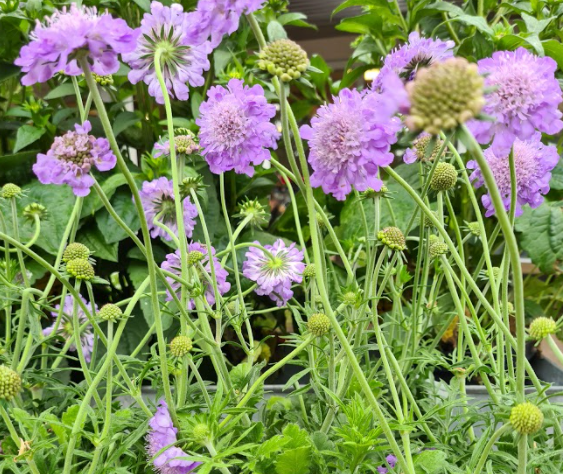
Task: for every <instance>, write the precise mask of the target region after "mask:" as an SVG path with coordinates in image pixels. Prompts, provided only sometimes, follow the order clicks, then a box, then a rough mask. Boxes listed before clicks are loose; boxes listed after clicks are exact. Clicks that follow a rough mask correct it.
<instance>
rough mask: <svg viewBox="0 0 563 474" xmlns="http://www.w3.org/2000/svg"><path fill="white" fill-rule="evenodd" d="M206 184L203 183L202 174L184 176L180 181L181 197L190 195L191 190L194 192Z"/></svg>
mask: <svg viewBox="0 0 563 474" xmlns="http://www.w3.org/2000/svg"><path fill="white" fill-rule="evenodd" d="M206 187H207V185H206V184H204V183H203V176H201V175H197V176H188V177H187V178H184V179H183V180H182V182H181V183H180V194H181V195H182V198H185V197H186V196H190V195H191V191H192V190H193V191H195V192H196V193H197V192H198V191H200V190H201V189H203V188H206Z"/></svg>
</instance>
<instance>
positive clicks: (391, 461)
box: [377, 454, 397, 474]
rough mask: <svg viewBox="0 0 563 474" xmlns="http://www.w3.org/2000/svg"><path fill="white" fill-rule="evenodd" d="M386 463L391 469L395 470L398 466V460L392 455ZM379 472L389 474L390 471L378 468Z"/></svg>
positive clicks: (382, 467)
mask: <svg viewBox="0 0 563 474" xmlns="http://www.w3.org/2000/svg"><path fill="white" fill-rule="evenodd" d="M385 461H387V465H388V466H389V467H390V468H391V469H394V468H395V465H396V464H397V458H396V457H395V456H393V455H392V454H389V455H388V456H387V457H386V458H385ZM377 472H378V473H379V474H387V473H388V472H389V469H387V467H385V466H379V467H378V468H377Z"/></svg>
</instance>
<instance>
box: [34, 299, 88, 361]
mask: <svg viewBox="0 0 563 474" xmlns="http://www.w3.org/2000/svg"><path fill="white" fill-rule="evenodd" d="M80 299H81V300H82V302H83V303H84V304H85V305H86V307H90V311H91V312H94V311H93V310H94V309H95V311H98V306H97V305H96V306H94V308H92V305H91V304H90V303H88V302H87V301H86V300H85V299H84V298H82V296H81V297H80ZM73 306H74V298H73V297H72V296H71V295H66V297H65V300H64V303H63V312H62V316H61V321H60V324H59V327H58V329H57V334H58V335H59V336H61V337H62V338H63V339H64V340H65V341H68V340H72V341H74V326H73V323H72V310H73ZM60 307H61V305H57V306H55V309H56V310H59V309H60ZM76 311H77V315H78V321H79V324H80V325H82V324H83V323H86V322H88V317H87V316H86V314H85V313H84V311H83V310H82V308H81V307H80V306H79V305H77V310H76ZM58 315H59V313H58V311H56V312H52V313H51V316H53V318H55V319H57V317H58ZM55 324H56V323H53V324H52V325H51V326H49V327H47V328H45V329H43V335H44V336H50V335H51V334H52V333H53V330H54V329H55ZM80 345H81V349H82V354H84V360H85V361H86V362H90V356H91V354H92V349H93V347H94V334H93V333H92V325H91V324H88V325H87V326H86V327H85V328H84V330H83V331H82V332H81V333H80ZM69 349H70V350H71V351H73V352H74V351H76V345H75V344H74V343H72V344H71V345H70V346H69Z"/></svg>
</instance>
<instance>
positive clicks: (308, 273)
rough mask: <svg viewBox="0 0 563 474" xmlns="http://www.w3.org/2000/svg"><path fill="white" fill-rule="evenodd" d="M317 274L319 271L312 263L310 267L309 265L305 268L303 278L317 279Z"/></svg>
mask: <svg viewBox="0 0 563 474" xmlns="http://www.w3.org/2000/svg"><path fill="white" fill-rule="evenodd" d="M316 274H317V271H316V269H315V264H314V263H310V264H309V265H307V266H306V267H305V270H303V276H304V277H305V278H315V276H316Z"/></svg>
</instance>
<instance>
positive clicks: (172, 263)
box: [161, 242, 231, 309]
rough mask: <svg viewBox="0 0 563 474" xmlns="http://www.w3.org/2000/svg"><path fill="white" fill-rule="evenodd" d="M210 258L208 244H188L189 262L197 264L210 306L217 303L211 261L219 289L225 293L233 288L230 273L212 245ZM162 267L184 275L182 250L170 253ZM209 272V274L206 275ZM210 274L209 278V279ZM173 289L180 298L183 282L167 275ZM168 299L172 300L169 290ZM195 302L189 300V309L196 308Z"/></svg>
mask: <svg viewBox="0 0 563 474" xmlns="http://www.w3.org/2000/svg"><path fill="white" fill-rule="evenodd" d="M190 255H193V256H196V255H197V258H190ZM211 256H212V258H211V259H210V256H209V252H208V250H207V246H205V245H202V244H200V243H199V242H192V243H191V244H189V245H188V264H193V265H194V266H195V269H196V272H197V273H198V275H199V282H200V284H201V285H202V287H203V291H204V296H205V299H206V300H207V302H208V303H209V306H213V305H214V304H215V293H214V292H213V283H212V282H211V281H210V279H211V278H212V274H211V262H213V267H214V269H215V278H216V279H217V289H218V290H219V293H220V294H221V295H224V294H225V293H227V291H229V290H230V289H231V284H230V283H229V282H228V281H227V277H228V276H229V274H228V273H227V270H225V269H224V268H223V267H222V266H221V263H220V262H219V260H218V259H217V257H215V249H214V248H213V247H211ZM199 265H201V266H202V267H203V269H204V270H205V273H204V272H202V271H200V268H199ZM161 268H162V269H163V270H167V271H169V272H170V273H174V274H175V275H178V276H181V275H182V262H181V259H180V251H179V250H176V252H174V253H169V254H168V255H166V260H165V261H164V262H162V265H161ZM206 274H207V275H206ZM208 276H209V279H208ZM166 279H167V280H168V282H169V283H170V286H171V287H172V289H173V290H174V291H175V292H176V294H177V296H178V298H180V295H181V284H180V282H178V281H176V280H175V279H173V278H172V277H166ZM166 299H167V301H171V300H172V299H173V298H172V295H171V294H170V293H168V290H167V298H166ZM194 307H195V303H194V300H193V299H190V300H189V301H188V309H194Z"/></svg>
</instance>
